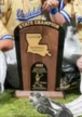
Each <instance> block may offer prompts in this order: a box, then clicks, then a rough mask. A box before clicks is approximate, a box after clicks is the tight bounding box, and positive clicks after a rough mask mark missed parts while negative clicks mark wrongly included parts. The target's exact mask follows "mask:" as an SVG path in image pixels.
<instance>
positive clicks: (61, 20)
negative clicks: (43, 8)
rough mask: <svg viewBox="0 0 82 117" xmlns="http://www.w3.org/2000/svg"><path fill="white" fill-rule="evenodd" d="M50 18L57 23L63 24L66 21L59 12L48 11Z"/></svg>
mask: <svg viewBox="0 0 82 117" xmlns="http://www.w3.org/2000/svg"><path fill="white" fill-rule="evenodd" d="M50 19H51V21H52V22H54V23H56V24H58V25H63V24H65V23H66V20H65V18H64V17H63V15H62V14H60V13H59V12H57V13H56V14H54V15H52V14H51V13H50Z"/></svg>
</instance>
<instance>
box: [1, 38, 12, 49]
mask: <svg viewBox="0 0 82 117" xmlns="http://www.w3.org/2000/svg"><path fill="white" fill-rule="evenodd" d="M12 48H13V40H10V39H7V40H0V50H3V51H6V50H9V49H12Z"/></svg>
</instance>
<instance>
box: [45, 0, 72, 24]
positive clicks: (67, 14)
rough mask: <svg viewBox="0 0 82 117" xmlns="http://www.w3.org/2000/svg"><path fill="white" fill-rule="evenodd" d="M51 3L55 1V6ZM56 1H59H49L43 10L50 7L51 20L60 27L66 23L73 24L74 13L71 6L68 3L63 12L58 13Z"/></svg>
mask: <svg viewBox="0 0 82 117" xmlns="http://www.w3.org/2000/svg"><path fill="white" fill-rule="evenodd" d="M51 1H54V5H53V4H52V2H51ZM56 1H57V0H47V1H46V5H45V7H44V5H43V9H44V10H47V9H49V7H50V11H49V14H50V18H51V21H52V22H54V23H56V24H59V25H63V24H65V23H70V22H71V12H72V6H71V4H70V3H67V4H66V6H65V7H64V8H63V9H62V10H60V11H58V5H56ZM49 3H50V4H49ZM53 6H54V8H53ZM47 11H48V10H47Z"/></svg>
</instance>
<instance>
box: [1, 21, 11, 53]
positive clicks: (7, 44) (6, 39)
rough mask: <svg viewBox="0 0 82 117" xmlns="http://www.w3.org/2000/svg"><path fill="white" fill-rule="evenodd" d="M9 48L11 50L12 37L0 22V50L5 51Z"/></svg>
mask: <svg viewBox="0 0 82 117" xmlns="http://www.w3.org/2000/svg"><path fill="white" fill-rule="evenodd" d="M11 48H13V37H12V36H11V35H10V34H9V33H8V31H7V29H6V28H5V26H4V25H3V23H2V21H1V20H0V50H3V51H5V50H9V49H11Z"/></svg>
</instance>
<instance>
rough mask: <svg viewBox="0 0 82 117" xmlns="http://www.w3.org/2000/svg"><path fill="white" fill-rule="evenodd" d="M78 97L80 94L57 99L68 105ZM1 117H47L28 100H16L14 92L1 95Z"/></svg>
mask: <svg viewBox="0 0 82 117" xmlns="http://www.w3.org/2000/svg"><path fill="white" fill-rule="evenodd" d="M77 97H78V94H69V95H66V97H65V99H55V101H57V102H60V103H67V102H70V101H72V100H74V99H75V98H77ZM0 117H47V116H46V115H42V114H39V113H38V112H37V111H36V110H35V108H33V106H32V105H31V104H30V102H29V101H28V99H27V98H16V97H15V96H14V95H13V92H12V91H5V92H4V93H3V94H0Z"/></svg>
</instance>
